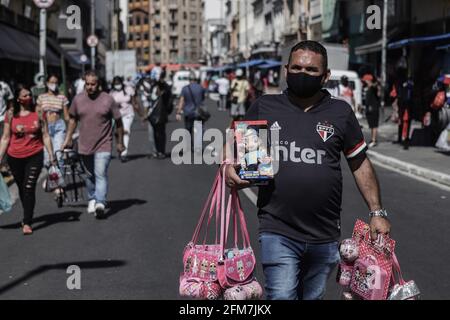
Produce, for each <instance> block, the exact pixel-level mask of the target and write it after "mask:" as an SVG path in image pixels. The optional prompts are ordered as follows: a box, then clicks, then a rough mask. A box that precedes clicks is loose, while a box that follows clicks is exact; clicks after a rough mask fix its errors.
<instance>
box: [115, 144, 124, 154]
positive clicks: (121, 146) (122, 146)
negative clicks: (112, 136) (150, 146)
mask: <svg viewBox="0 0 450 320" xmlns="http://www.w3.org/2000/svg"><path fill="white" fill-rule="evenodd" d="M116 150H117V152H118V153H119V154H121V153H122V152H124V151H125V146H124V145H123V143H118V144H117V145H116Z"/></svg>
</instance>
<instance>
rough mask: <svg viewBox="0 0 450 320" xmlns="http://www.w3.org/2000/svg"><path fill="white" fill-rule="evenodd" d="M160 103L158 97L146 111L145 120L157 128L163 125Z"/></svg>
mask: <svg viewBox="0 0 450 320" xmlns="http://www.w3.org/2000/svg"><path fill="white" fill-rule="evenodd" d="M162 107H163V106H162V103H161V99H160V97H158V98H157V99H156V100H155V101H154V102H153V108H150V109H149V110H148V116H147V120H148V121H149V122H150V123H151V125H152V126H157V125H159V124H161V123H163V117H162V110H161V109H162Z"/></svg>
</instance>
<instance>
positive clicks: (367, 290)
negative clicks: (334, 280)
mask: <svg viewBox="0 0 450 320" xmlns="http://www.w3.org/2000/svg"><path fill="white" fill-rule="evenodd" d="M352 238H353V239H354V240H355V241H356V242H357V243H358V250H359V258H358V259H357V260H356V261H355V264H354V267H353V273H352V277H351V280H350V290H351V292H352V293H354V294H356V295H357V296H359V297H360V298H362V299H363V300H386V298H387V295H388V291H389V285H390V280H391V276H392V265H393V254H394V249H395V241H394V240H393V239H391V238H390V237H389V236H387V235H382V234H380V235H378V238H377V240H376V241H374V242H372V240H371V239H370V227H369V225H368V224H366V223H365V222H363V221H361V220H357V221H356V224H355V227H354V229H353V235H352Z"/></svg>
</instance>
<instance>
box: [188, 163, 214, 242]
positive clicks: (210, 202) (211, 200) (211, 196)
mask: <svg viewBox="0 0 450 320" xmlns="http://www.w3.org/2000/svg"><path fill="white" fill-rule="evenodd" d="M219 182H220V171H219V172H218V173H217V174H216V177H215V179H214V182H213V186H212V187H211V190H210V192H209V195H208V198H207V200H206V202H205V204H204V206H203V209H202V214H201V215H200V219H199V221H198V223H197V226H196V228H195V231H194V234H193V236H192V239H191V243H192V244H194V245H195V244H196V243H197V240H198V236H199V234H200V231H201V228H202V226H203V224H204V221H205V218H206V213H207V211H208V207H209V206H211V207H213V206H214V204H215V202H216V201H217V197H218V195H217V189H218V184H219ZM210 215H211V211H210Z"/></svg>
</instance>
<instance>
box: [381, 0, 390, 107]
mask: <svg viewBox="0 0 450 320" xmlns="http://www.w3.org/2000/svg"><path fill="white" fill-rule="evenodd" d="M388 6H389V1H388V0H384V1H383V38H382V54H381V87H382V91H381V106H382V113H383V114H384V99H385V91H386V90H385V89H386V84H387V76H386V64H387V27H388V25H387V24H388Z"/></svg>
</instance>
